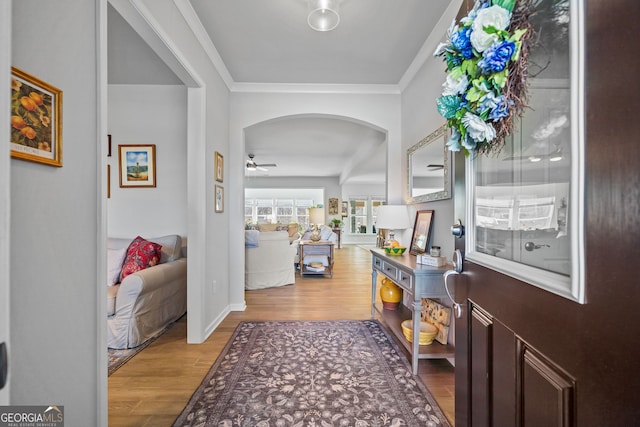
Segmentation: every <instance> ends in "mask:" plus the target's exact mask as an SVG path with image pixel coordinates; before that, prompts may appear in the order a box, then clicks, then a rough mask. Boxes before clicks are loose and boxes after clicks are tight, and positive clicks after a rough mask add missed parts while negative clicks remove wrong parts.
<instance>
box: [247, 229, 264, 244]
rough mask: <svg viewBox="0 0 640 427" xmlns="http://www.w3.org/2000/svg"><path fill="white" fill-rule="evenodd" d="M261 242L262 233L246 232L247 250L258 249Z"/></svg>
mask: <svg viewBox="0 0 640 427" xmlns="http://www.w3.org/2000/svg"><path fill="white" fill-rule="evenodd" d="M259 240H260V232H259V231H258V230H244V245H245V246H246V247H247V248H257V247H258V241H259Z"/></svg>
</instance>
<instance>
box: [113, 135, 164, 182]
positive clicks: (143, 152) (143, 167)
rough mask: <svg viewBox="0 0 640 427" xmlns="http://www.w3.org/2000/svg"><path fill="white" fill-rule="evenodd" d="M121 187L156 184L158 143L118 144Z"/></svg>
mask: <svg viewBox="0 0 640 427" xmlns="http://www.w3.org/2000/svg"><path fill="white" fill-rule="evenodd" d="M118 165H119V175H120V188H127V187H137V188H145V187H147V188H149V187H155V186H156V145H155V144H124V145H118Z"/></svg>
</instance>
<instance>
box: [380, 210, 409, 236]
mask: <svg viewBox="0 0 640 427" xmlns="http://www.w3.org/2000/svg"><path fill="white" fill-rule="evenodd" d="M409 227H411V222H410V221H409V211H408V210H407V206H406V205H382V206H379V207H378V210H377V212H376V228H386V229H388V230H402V229H405V228H409Z"/></svg>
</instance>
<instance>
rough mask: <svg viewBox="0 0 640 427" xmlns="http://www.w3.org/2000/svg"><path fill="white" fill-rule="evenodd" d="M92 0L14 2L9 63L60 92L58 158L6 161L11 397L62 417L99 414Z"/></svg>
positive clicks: (78, 419)
mask: <svg viewBox="0 0 640 427" xmlns="http://www.w3.org/2000/svg"><path fill="white" fill-rule="evenodd" d="M98 4H99V2H95V1H86V0H59V1H55V2H42V1H39V0H21V1H14V2H13V22H12V25H13V39H12V53H13V58H12V59H13V60H12V62H13V65H15V66H17V67H19V68H21V69H23V70H24V71H26V72H28V73H30V74H32V75H34V76H37V77H38V78H40V79H42V80H44V81H46V82H48V83H50V84H52V85H54V86H56V87H58V88H60V89H61V90H62V91H63V107H62V125H63V130H62V162H63V167H61V168H56V167H52V166H46V165H43V164H38V163H33V162H28V161H23V160H17V159H12V160H11V230H10V232H11V252H10V256H11V260H10V269H11V297H10V298H11V320H10V321H11V337H12V348H11V361H10V369H11V392H10V403H11V404H14V405H39V404H44V405H47V404H59V405H64V406H65V418H66V420H65V421H66V423H65V425H69V426H81V425H101V423H102V421H101V420H99V415H97V414H98V413H99V405H98V401H99V394H100V389H101V387H100V386H99V381H98V378H99V373H100V372H101V371H100V369H99V367H98V352H97V351H98V347H99V342H98V340H99V338H98V334H97V331H98V316H97V310H98V308H97V307H99V306H98V287H97V284H96V278H97V272H98V267H97V248H98V237H99V232H98V223H97V221H96V218H98V207H99V196H98V180H97V175H98V172H97V170H96V164H97V159H98V147H99V146H100V145H99V138H98V133H99V132H98V124H97V118H98V105H99V99H98V95H97V94H98V84H97V75H98V74H97V70H96V67H97V65H98V57H97V55H98V53H99V52H98V49H97V48H96V47H97V45H96V41H97V26H96V21H97V19H96V7H97V6H98ZM105 351H106V349H105ZM104 368H105V369H104V372H105V376H106V366H105V367H104ZM102 403H106V396H104V400H103V401H102Z"/></svg>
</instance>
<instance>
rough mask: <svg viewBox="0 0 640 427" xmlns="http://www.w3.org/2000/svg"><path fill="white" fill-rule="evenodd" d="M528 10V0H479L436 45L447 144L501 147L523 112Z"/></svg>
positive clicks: (453, 148) (466, 149)
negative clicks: (442, 69) (443, 69)
mask: <svg viewBox="0 0 640 427" xmlns="http://www.w3.org/2000/svg"><path fill="white" fill-rule="evenodd" d="M531 10H532V7H531V0H518V7H517V8H516V0H477V1H476V3H475V5H474V7H473V9H472V10H471V11H470V12H469V14H468V15H467V16H466V17H465V18H463V19H461V20H460V24H459V25H457V24H456V22H455V21H454V22H453V23H452V24H451V27H450V28H449V31H448V42H447V43H441V44H440V45H439V46H438V48H437V49H436V51H435V53H434V56H436V57H438V56H441V57H444V60H445V61H446V64H447V78H446V81H445V83H444V84H443V88H444V90H443V92H442V96H441V97H440V98H438V101H437V106H438V112H439V113H440V114H441V115H442V116H443V117H444V118H445V119H447V124H448V126H449V127H450V128H451V130H452V134H451V138H450V139H449V141H448V142H447V146H448V147H449V150H451V151H460V150H463V151H464V153H465V154H466V155H469V154H470V153H473V152H477V153H489V152H491V151H499V150H500V149H501V148H502V146H503V145H504V139H505V137H506V136H507V135H509V134H510V133H511V129H512V127H513V117H514V116H520V115H522V111H523V109H524V107H525V103H526V98H527V93H526V92H527V91H526V87H527V86H526V77H527V73H526V70H527V60H528V40H529V39H530V37H531V35H532V33H533V29H532V27H531V25H530V23H529V15H530V14H531Z"/></svg>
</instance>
